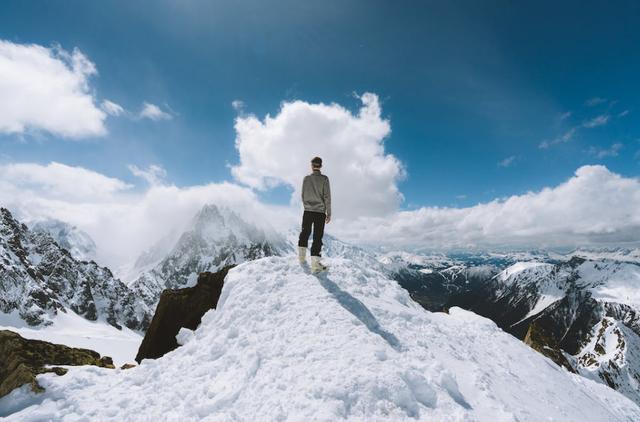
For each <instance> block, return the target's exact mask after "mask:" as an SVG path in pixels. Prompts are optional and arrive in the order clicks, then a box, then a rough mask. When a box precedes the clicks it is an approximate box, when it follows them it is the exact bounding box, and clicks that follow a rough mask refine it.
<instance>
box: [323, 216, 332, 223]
mask: <svg viewBox="0 0 640 422" xmlns="http://www.w3.org/2000/svg"><path fill="white" fill-rule="evenodd" d="M330 221H331V217H329V216H327V218H325V219H324V223H325V224H329V222H330Z"/></svg>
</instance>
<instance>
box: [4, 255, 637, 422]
mask: <svg viewBox="0 0 640 422" xmlns="http://www.w3.org/2000/svg"><path fill="white" fill-rule="evenodd" d="M327 262H328V264H329V265H330V266H331V269H330V272H329V273H328V274H325V275H320V276H313V275H311V274H309V272H308V268H305V267H302V266H300V265H299V264H297V262H296V258H295V257H293V256H289V257H270V258H263V259H259V260H255V261H251V262H247V263H244V264H241V265H239V266H238V267H236V268H234V269H232V270H231V271H230V272H229V274H228V276H227V279H226V280H225V286H224V289H223V291H222V296H221V298H220V301H219V303H218V308H217V309H216V310H212V311H210V312H208V313H207V314H206V315H205V316H204V318H203V321H202V324H201V325H200V327H199V328H198V329H197V330H196V331H195V333H189V332H186V331H183V332H181V334H179V337H180V341H181V342H182V343H184V345H183V346H182V347H180V348H178V349H177V350H175V351H173V352H171V353H169V354H167V355H165V356H164V357H163V358H160V359H158V360H155V361H154V360H144V361H143V362H142V364H141V365H140V366H139V367H137V368H134V369H130V370H127V371H118V370H116V371H113V370H105V369H99V368H92V367H85V368H71V369H70V371H69V373H68V374H67V375H65V376H63V377H57V376H55V375H50V374H44V375H41V376H39V378H38V379H39V382H40V384H41V385H42V386H44V387H45V388H46V392H45V393H44V394H43V395H41V396H37V397H36V398H34V397H32V396H31V395H29V394H28V393H27V392H26V390H25V389H23V390H16V391H15V392H14V393H12V394H11V395H9V396H7V397H5V398H4V399H2V400H0V409H1V408H3V407H4V408H8V407H9V406H12V407H13V409H14V410H16V409H17V408H18V407H20V406H22V407H24V406H26V405H28V404H32V405H31V406H29V407H26V408H24V409H22V410H21V411H19V412H18V413H14V414H12V415H10V416H9V417H8V420H10V421H18V420H20V421H22V420H50V419H62V420H82V419H86V420H117V421H127V420H157V421H160V420H180V421H192V420H211V421H238V420H251V421H274V420H291V421H312V420H319V421H335V420H342V419H346V420H357V421H369V420H393V421H398V420H447V421H455V420H478V421H515V420H518V421H540V420H557V421H605V420H606V421H634V420H640V408H638V406H637V405H636V404H634V403H633V402H631V401H630V400H629V399H627V398H625V397H624V396H622V395H621V394H619V393H617V392H615V391H614V390H612V389H609V388H607V387H605V386H603V385H602V384H599V383H596V382H593V381H590V380H588V379H586V378H584V377H580V376H577V375H574V374H570V373H569V372H567V371H566V370H564V369H561V368H559V367H558V366H556V365H554V364H553V363H552V362H551V361H549V360H548V359H547V358H545V357H543V356H542V355H540V354H538V353H536V352H534V351H533V350H532V349H530V348H529V347H528V346H526V345H525V344H523V343H522V342H520V341H518V340H517V339H515V338H513V337H512V336H510V335H509V334H506V333H504V332H503V331H501V330H500V329H498V328H497V327H496V325H495V324H494V323H493V322H491V321H490V320H487V319H484V318H481V317H478V316H476V315H474V314H472V313H470V312H466V311H463V310H461V309H459V308H453V309H451V314H450V315H447V314H444V313H430V312H428V311H426V310H424V309H423V308H422V307H420V306H419V305H418V304H417V303H415V302H414V301H412V300H411V298H410V297H409V294H408V293H407V292H406V291H405V290H403V289H402V288H400V287H399V286H398V284H397V283H396V282H394V281H392V280H390V279H389V278H387V277H386V276H385V275H384V274H383V273H381V272H379V271H376V270H374V269H371V268H369V267H367V266H361V265H359V264H358V263H357V262H355V261H352V260H348V259H342V258H335V259H327Z"/></svg>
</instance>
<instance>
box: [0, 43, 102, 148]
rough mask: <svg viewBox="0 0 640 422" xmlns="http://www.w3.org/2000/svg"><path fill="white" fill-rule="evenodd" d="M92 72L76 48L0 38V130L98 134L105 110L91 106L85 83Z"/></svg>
mask: <svg viewBox="0 0 640 422" xmlns="http://www.w3.org/2000/svg"><path fill="white" fill-rule="evenodd" d="M96 73H97V71H96V67H95V65H94V64H93V63H92V62H91V61H90V60H89V59H88V58H87V57H86V56H85V55H84V54H82V52H80V50H78V49H74V50H73V51H72V52H67V51H65V50H63V49H62V48H60V47H54V48H46V47H42V46H39V45H35V44H15V43H12V42H9V41H3V40H0V132H4V133H9V134H11V133H17V134H19V133H24V132H26V131H28V130H42V131H47V132H50V133H52V134H54V135H58V136H63V137H67V138H82V137H90V136H101V135H104V134H105V133H106V128H105V126H104V120H105V118H106V113H105V112H104V111H103V110H101V109H100V107H98V106H97V105H96V104H95V101H94V100H95V99H94V97H93V94H92V92H91V89H90V86H89V78H90V77H91V76H92V75H95V74H96Z"/></svg>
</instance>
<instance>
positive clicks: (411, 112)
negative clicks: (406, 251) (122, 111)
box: [0, 1, 640, 209]
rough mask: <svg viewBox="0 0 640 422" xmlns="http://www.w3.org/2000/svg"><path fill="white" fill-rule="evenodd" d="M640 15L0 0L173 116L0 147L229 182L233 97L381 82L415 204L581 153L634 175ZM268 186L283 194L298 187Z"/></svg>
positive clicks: (6, 153) (528, 8)
mask: <svg viewBox="0 0 640 422" xmlns="http://www.w3.org/2000/svg"><path fill="white" fill-rule="evenodd" d="M638 27H640V5H638V3H637V2H632V1H629V2H625V1H620V2H616V3H615V5H610V4H605V3H595V2H562V4H558V2H536V3H535V4H527V5H525V4H522V3H514V2H422V3H420V4H418V2H414V3H409V2H406V3H404V2H403V3H402V4H401V3H399V2H382V1H347V2H345V1H323V2H304V4H301V2H293V1H292V2H264V1H239V2H228V3H223V2H210V4H203V2H190V1H187V2H153V3H152V2H124V1H123V2H114V1H110V2H101V3H98V2H76V1H66V2H37V3H35V2H19V1H9V2H3V3H2V5H0V39H4V40H8V41H11V42H13V43H19V44H26V43H35V44H39V45H43V46H51V45H53V44H54V43H59V44H60V46H61V47H62V48H64V49H66V50H68V51H71V50H72V49H73V48H76V47H77V48H78V49H80V50H81V51H82V53H83V54H85V55H86V56H87V57H88V58H89V59H90V60H91V61H92V62H93V63H94V64H95V65H96V68H97V71H98V75H97V76H94V77H93V78H92V79H91V86H92V89H94V90H95V92H96V96H97V97H98V98H100V99H109V100H112V101H114V102H116V103H118V104H120V105H122V106H123V107H124V108H126V109H128V110H137V109H138V108H139V107H140V104H141V103H142V102H143V101H148V102H151V103H154V104H158V105H160V106H161V107H163V109H164V110H167V111H170V112H171V113H172V115H173V118H172V119H170V120H163V121H151V120H135V119H109V120H108V123H107V126H108V131H109V133H108V135H106V136H104V137H96V138H89V139H83V140H65V139H57V138H56V136H55V135H51V134H46V133H45V134H39V135H38V136H30V135H20V136H19V135H16V134H4V135H1V137H0V142H1V143H0V146H1V148H2V151H1V153H2V156H1V157H2V158H1V159H2V160H4V161H12V162H14V161H15V162H36V163H42V164H45V163H48V162H50V161H58V162H61V163H64V164H67V165H74V166H82V167H86V168H90V169H93V170H95V171H97V172H100V173H103V174H106V175H109V176H111V177H116V178H119V179H122V180H125V181H129V182H134V181H135V179H134V177H133V176H132V175H131V173H130V171H129V169H128V167H127V166H128V165H130V164H134V165H138V166H140V167H146V166H148V165H150V164H157V165H160V166H162V167H163V168H164V169H166V171H167V173H168V179H169V180H171V181H172V182H173V183H176V184H177V185H178V186H188V185H194V184H201V183H206V182H210V181H222V180H227V179H230V178H231V176H230V172H229V168H228V165H229V164H236V163H237V162H238V153H237V151H236V149H235V147H234V139H235V136H236V132H235V130H234V126H233V125H234V118H235V117H236V115H237V112H236V110H234V108H233V107H232V106H231V103H232V101H234V100H241V101H243V102H244V104H245V110H246V112H249V113H254V114H256V115H257V116H258V117H264V115H265V114H266V113H270V114H272V115H274V114H277V113H278V110H279V108H280V104H281V102H283V101H290V100H295V99H300V100H304V101H306V102H309V103H318V102H324V103H331V102H336V103H339V104H341V105H343V106H345V107H347V108H348V109H351V110H353V111H354V112H357V110H358V108H359V107H360V101H359V100H358V99H357V98H355V97H354V96H353V93H354V92H356V93H363V92H372V93H375V94H377V95H378V96H379V98H380V103H381V107H382V113H383V117H385V118H387V119H388V120H389V121H390V124H391V134H390V136H389V137H388V138H387V140H386V141H385V149H386V152H388V153H391V154H393V155H395V156H396V157H398V159H400V160H401V162H402V163H403V164H404V165H405V167H406V170H407V178H406V179H405V180H404V181H402V182H401V183H400V185H399V187H400V190H401V191H402V193H403V194H404V197H405V201H404V202H403V203H402V205H401V207H402V208H405V209H413V208H416V207H419V206H469V205H472V204H476V203H479V202H486V201H488V200H491V199H493V198H496V197H503V196H506V195H512V194H520V193H523V192H525V191H528V190H539V189H541V188H543V187H545V186H554V185H557V184H559V183H561V182H563V181H565V180H566V179H568V178H569V177H570V176H571V175H572V174H573V173H574V172H575V171H576V169H577V168H579V167H580V166H582V165H585V164H604V165H606V167H607V168H608V169H609V170H611V171H613V172H615V173H617V174H621V175H623V176H627V177H636V176H637V174H638V169H639V168H640V167H639V160H638V156H637V151H638V150H640V141H639V139H640V107H639V105H640V104H638V103H639V101H640V78H639V77H638V75H640V53H639V52H638V51H639V50H638V48H637V46H638V45H640V31H638V29H637V28H638ZM595 98H599V99H602V101H597V100H593V99H595ZM589 100H592V101H591V103H593V104H591V105H589ZM598 116H608V117H606V118H605V119H604V120H606V122H605V123H602V119H601V120H600V121H593V119H596V118H597V117H598ZM590 121H593V122H595V123H592V124H589V122H590ZM598 123H600V124H598ZM591 125H593V127H589V126H591ZM572 129H573V131H572ZM569 132H572V136H569V138H570V139H567V140H566V142H555V141H554V140H560V139H561V138H562V136H563V135H565V134H567V133H569ZM545 142H546V143H547V144H548V145H549V146H548V147H547V148H541V144H543V143H545ZM616 144H619V145H617V146H615V145H616ZM511 157H513V158H511ZM500 163H503V165H500ZM339 182H340V181H334V183H339ZM262 195H263V196H264V197H265V198H266V199H267V200H270V201H273V202H278V203H280V202H287V201H288V197H289V188H281V189H276V190H273V191H268V192H266V193H262Z"/></svg>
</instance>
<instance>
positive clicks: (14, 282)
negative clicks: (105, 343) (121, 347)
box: [0, 208, 150, 330]
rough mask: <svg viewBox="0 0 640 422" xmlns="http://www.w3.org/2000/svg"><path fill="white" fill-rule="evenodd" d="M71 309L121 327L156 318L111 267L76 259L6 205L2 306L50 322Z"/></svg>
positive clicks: (0, 251)
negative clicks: (20, 219) (31, 226)
mask: <svg viewBox="0 0 640 422" xmlns="http://www.w3.org/2000/svg"><path fill="white" fill-rule="evenodd" d="M67 309H71V310H72V311H73V312H75V313H77V314H78V315H80V316H82V317H84V318H86V319H88V320H90V321H96V320H98V319H104V320H106V321H107V322H108V323H109V324H111V325H113V326H114V327H116V328H121V326H122V325H125V326H127V327H129V328H131V329H134V330H140V329H144V328H146V327H147V326H148V324H149V319H150V313H149V308H148V307H147V306H146V304H145V303H144V302H143V301H142V300H140V299H139V298H138V297H136V295H135V294H134V292H133V291H132V290H131V289H130V288H129V287H127V286H126V285H125V284H124V283H122V282H121V281H120V280H119V279H117V278H115V277H114V276H113V274H112V273H111V271H110V270H109V269H108V268H106V267H100V266H99V265H98V264H96V263H95V262H94V261H79V260H77V259H75V258H74V257H73V256H72V255H71V254H70V253H69V251H68V250H67V249H65V248H63V247H61V246H60V245H59V244H58V243H57V242H56V241H55V240H54V239H53V238H52V237H51V236H50V235H49V234H48V233H47V232H45V231H34V230H31V229H29V227H27V226H26V225H24V224H21V223H20V222H19V221H17V220H16V219H15V218H13V216H12V215H11V213H10V212H9V210H7V209H5V208H0V312H4V313H10V312H13V311H17V313H18V315H19V316H20V318H21V319H22V320H24V321H25V322H27V323H28V324H29V325H49V324H51V323H52V319H53V317H54V316H55V315H56V314H57V313H58V312H66V310H67Z"/></svg>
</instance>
